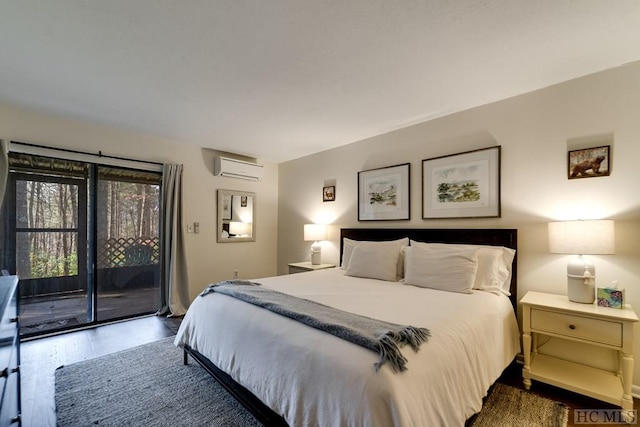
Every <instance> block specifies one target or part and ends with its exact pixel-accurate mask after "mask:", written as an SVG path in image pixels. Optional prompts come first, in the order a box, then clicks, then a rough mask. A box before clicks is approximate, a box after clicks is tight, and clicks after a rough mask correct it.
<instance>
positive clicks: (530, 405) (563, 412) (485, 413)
mask: <svg viewBox="0 0 640 427" xmlns="http://www.w3.org/2000/svg"><path fill="white" fill-rule="evenodd" d="M568 419H569V407H568V406H566V405H565V404H563V403H560V402H554V401H553V400H551V399H546V398H544V397H540V396H538V395H536V394H533V393H531V392H528V391H524V390H521V389H518V388H515V387H511V386H508V385H505V384H501V383H495V384H494V386H493V387H492V389H491V390H490V392H489V396H488V397H487V399H486V400H485V402H484V405H482V411H480V413H479V414H478V415H477V416H476V417H475V419H474V420H473V422H472V423H471V424H470V427H515V426H527V427H564V426H566V425H567V422H568Z"/></svg>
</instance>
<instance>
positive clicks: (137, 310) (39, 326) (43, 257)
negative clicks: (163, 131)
mask: <svg viewBox="0 0 640 427" xmlns="http://www.w3.org/2000/svg"><path fill="white" fill-rule="evenodd" d="M9 165H10V174H9V181H8V185H7V195H6V198H5V204H4V207H3V212H2V215H3V217H4V218H3V228H2V229H1V230H0V242H2V243H3V245H2V247H1V248H0V265H1V267H2V269H3V270H7V271H6V272H7V273H10V274H18V276H19V277H20V316H21V322H20V323H21V335H22V336H34V335H40V334H44V333H50V332H54V331H59V330H63V329H70V328H74V327H79V326H83V325H87V324H94V323H99V322H106V321H111V320H115V319H122V318H127V317H132V316H137V315H141V314H147V313H154V312H155V311H157V310H158V309H159V305H160V302H159V300H160V291H159V284H160V278H159V274H160V263H159V230H160V209H159V206H160V183H161V174H160V173H156V172H147V171H139V170H132V169H125V168H116V167H107V166H101V165H96V164H91V163H84V162H77V161H68V160H62V159H52V158H47V157H40V156H33V155H28V154H15V153H10V158H9Z"/></svg>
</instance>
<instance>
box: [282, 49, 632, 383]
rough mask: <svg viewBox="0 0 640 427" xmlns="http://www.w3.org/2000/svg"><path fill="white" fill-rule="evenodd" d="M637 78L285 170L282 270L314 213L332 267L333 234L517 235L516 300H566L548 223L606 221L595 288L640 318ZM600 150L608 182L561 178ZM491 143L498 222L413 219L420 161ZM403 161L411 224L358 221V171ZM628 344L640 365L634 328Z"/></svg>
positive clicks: (544, 94) (471, 115)
mask: <svg viewBox="0 0 640 427" xmlns="http://www.w3.org/2000/svg"><path fill="white" fill-rule="evenodd" d="M639 75H640V62H638V63H633V64H630V65H627V66H624V67H620V68H616V69H612V70H608V71H605V72H602V73H598V74H595V75H591V76H587V77H583V78H580V79H576V80H573V81H570V82H566V83H563V84H559V85H556V86H553V87H549V88H546V89H543V90H539V91H536V92H532V93H529V94H526V95H522V96H518V97H515V98H511V99H507V100H504V101H500V102H496V103H493V104H489V105H485V106H482V107H478V108H475V109H472V110H468V111H465V112H461V113H458V114H453V115H450V116H447V117H444V118H440V119H436V120H432V121H429V122H425V123H421V124H418V125H415V126H411V127H407V128H404V129H401V130H397V131H394V132H390V133H388V134H385V135H380V136H377V137H374V138H370V139H367V140H363V141H359V142H356V143H353V144H350V145H347V146H344V147H340V148H336V149H333V150H330V151H326V152H323V153H320V154H316V155H312V156H308V157H304V158H301V159H298V160H293V161H290V162H286V163H283V164H281V165H280V168H279V173H280V179H279V194H280V197H279V202H278V203H279V211H278V221H279V226H278V271H279V272H280V273H284V272H286V264H287V263H288V262H295V261H302V260H307V259H308V250H309V246H310V242H304V241H303V240H302V230H303V224H304V223H308V222H313V221H314V220H316V221H317V220H318V218H320V217H323V218H325V219H329V220H330V222H331V224H332V227H331V232H330V233H331V236H330V241H329V242H325V243H324V246H323V262H332V263H338V262H339V260H338V250H339V242H338V240H339V229H340V228H341V227H352V226H358V227H449V228H454V227H477V228H487V227H499V228H517V229H518V233H519V234H518V241H519V258H518V284H519V292H518V296H519V298H521V297H522V296H524V294H525V293H526V292H527V291H529V290H538V291H544V292H551V293H558V294H566V276H565V274H566V273H565V269H566V264H567V262H568V256H563V255H552V254H549V253H547V231H546V230H547V228H546V224H547V222H548V221H550V220H558V219H586V218H611V219H614V220H616V254H615V255H613V256H599V257H594V259H593V260H594V262H595V264H596V267H597V284H598V285H604V284H607V283H609V282H611V281H612V280H618V281H619V282H620V285H621V286H624V287H625V288H626V290H627V300H628V302H630V303H631V304H632V305H634V306H635V307H636V308H638V310H639V312H640V262H639V261H640V192H639V191H638V184H640V167H639V166H638V165H639V164H640V163H639V160H638V159H640V120H639V119H638V112H640V79H639V78H638V76H639ZM599 143H604V144H611V145H612V152H611V155H612V170H611V175H610V176H609V177H599V178H589V179H577V180H569V179H567V166H566V163H567V151H568V149H574V148H577V147H578V146H581V145H586V146H596V145H597V144H599ZM494 145H501V146H502V180H501V182H502V217H501V218H494V219H469V220H466V219H455V220H454V219H451V220H423V219H421V217H422V212H421V201H422V193H421V192H422V184H421V167H422V162H421V160H422V159H427V158H432V157H437V156H442V155H447V154H454V153H457V152H462V151H466V150H472V149H477V148H484V147H488V146H494ZM406 162H410V163H411V220H410V221H384V222H371V221H365V222H358V221H357V206H356V204H357V172H358V171H362V170H367V169H373V168H379V167H384V166H390V165H394V164H399V163H406ZM334 180H335V183H336V201H335V202H326V203H323V202H322V197H321V190H322V186H323V184H324V183H325V182H327V181H334ZM594 238H597V236H594ZM635 337H636V340H635V351H636V354H637V355H638V357H639V359H640V325H638V326H637V327H636V328H635ZM600 362H601V361H595V362H594V364H598V363H600ZM634 384H640V368H637V369H636V372H635V375H634Z"/></svg>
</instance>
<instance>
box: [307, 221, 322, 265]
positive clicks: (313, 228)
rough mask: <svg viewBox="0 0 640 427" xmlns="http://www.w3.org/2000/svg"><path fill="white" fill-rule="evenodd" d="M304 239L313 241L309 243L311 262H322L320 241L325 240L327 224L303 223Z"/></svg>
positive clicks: (315, 263) (317, 263)
mask: <svg viewBox="0 0 640 427" xmlns="http://www.w3.org/2000/svg"><path fill="white" fill-rule="evenodd" d="M304 240H305V241H306V242H313V244H312V245H311V264H313V265H320V264H321V263H322V260H321V257H322V255H321V251H322V246H321V245H320V241H321V240H327V226H326V225H324V224H305V225H304Z"/></svg>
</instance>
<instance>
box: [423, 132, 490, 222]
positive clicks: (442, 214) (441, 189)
mask: <svg viewBox="0 0 640 427" xmlns="http://www.w3.org/2000/svg"><path fill="white" fill-rule="evenodd" d="M500 150H501V147H500V146H499V145H498V146H496V147H489V148H482V149H479V150H473V151H466V152H464V153H458V154H452V155H448V156H442V157H435V158H432V159H426V160H423V161H422V218H424V219H435V218H498V217H500Z"/></svg>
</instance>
